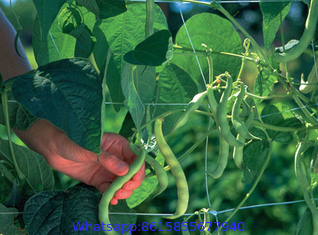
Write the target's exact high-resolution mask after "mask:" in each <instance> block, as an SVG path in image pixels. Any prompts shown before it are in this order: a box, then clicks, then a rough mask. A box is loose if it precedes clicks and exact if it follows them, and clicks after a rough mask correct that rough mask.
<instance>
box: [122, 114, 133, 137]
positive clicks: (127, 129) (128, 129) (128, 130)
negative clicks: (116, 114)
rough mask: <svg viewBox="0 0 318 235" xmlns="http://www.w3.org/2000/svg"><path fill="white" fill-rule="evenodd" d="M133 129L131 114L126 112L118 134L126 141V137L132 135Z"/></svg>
mask: <svg viewBox="0 0 318 235" xmlns="http://www.w3.org/2000/svg"><path fill="white" fill-rule="evenodd" d="M133 128H136V126H135V123H134V120H133V119H132V117H131V114H130V113H129V112H127V114H126V116H125V119H124V121H123V124H122V125H121V128H120V131H119V133H118V134H120V135H121V136H123V137H125V138H126V139H128V137H130V136H132V134H133V133H134V131H133Z"/></svg>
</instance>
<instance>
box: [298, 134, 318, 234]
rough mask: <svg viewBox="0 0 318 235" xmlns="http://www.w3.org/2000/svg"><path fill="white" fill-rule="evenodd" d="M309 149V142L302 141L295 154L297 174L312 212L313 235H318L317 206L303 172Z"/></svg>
mask: <svg viewBox="0 0 318 235" xmlns="http://www.w3.org/2000/svg"><path fill="white" fill-rule="evenodd" d="M308 147H309V142H308V141H306V140H305V141H302V142H300V144H299V146H298V148H297V151H296V154H295V166H294V167H295V174H296V177H297V179H298V182H299V184H300V186H301V189H302V191H303V195H304V199H305V201H306V204H307V206H308V208H309V210H310V212H311V216H312V223H313V224H312V225H313V233H312V235H318V211H317V208H316V204H315V203H314V202H313V201H312V200H311V199H310V197H309V195H308V191H307V188H308V187H309V184H308V180H307V178H306V176H305V173H304V172H303V169H302V167H301V162H302V157H303V155H304V153H305V151H306V150H307V149H308Z"/></svg>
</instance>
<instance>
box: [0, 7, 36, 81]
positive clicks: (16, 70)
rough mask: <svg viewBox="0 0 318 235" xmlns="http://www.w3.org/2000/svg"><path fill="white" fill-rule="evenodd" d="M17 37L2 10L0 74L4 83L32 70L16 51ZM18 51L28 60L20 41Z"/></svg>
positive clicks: (0, 19)
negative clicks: (15, 42) (15, 40)
mask: <svg viewBox="0 0 318 235" xmlns="http://www.w3.org/2000/svg"><path fill="white" fill-rule="evenodd" d="M15 35H16V31H15V30H14V28H13V26H12V25H11V24H10V22H9V21H8V20H7V18H6V17H5V16H4V13H3V12H2V10H1V9H0V73H1V75H2V78H3V80H4V81H5V80H8V79H9V78H12V77H15V76H18V75H21V74H23V73H26V72H28V71H30V70H31V66H30V64H29V62H28V61H27V60H25V59H23V58H21V57H19V55H18V54H17V53H16V51H15V48H14V38H15ZM18 49H19V52H20V54H21V55H22V56H23V57H24V58H26V55H25V52H24V50H23V47H22V45H21V43H20V41H18Z"/></svg>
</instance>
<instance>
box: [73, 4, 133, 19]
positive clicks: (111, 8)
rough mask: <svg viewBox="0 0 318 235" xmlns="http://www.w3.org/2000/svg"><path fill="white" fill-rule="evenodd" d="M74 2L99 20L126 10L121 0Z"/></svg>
mask: <svg viewBox="0 0 318 235" xmlns="http://www.w3.org/2000/svg"><path fill="white" fill-rule="evenodd" d="M76 2H77V4H79V5H81V6H84V7H86V8H87V9H88V10H89V11H91V12H92V13H94V14H95V15H96V16H97V17H99V18H100V19H106V18H109V17H113V16H117V15H120V14H122V13H124V12H125V11H126V10H127V9H126V5H125V1H123V0H115V1H114V0H90V1H87V0H76Z"/></svg>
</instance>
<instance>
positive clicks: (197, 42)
mask: <svg viewBox="0 0 318 235" xmlns="http://www.w3.org/2000/svg"><path fill="white" fill-rule="evenodd" d="M186 26H187V29H188V32H189V35H190V38H191V41H192V43H193V46H194V48H195V50H201V51H202V50H205V47H203V46H202V43H204V44H205V45H206V46H207V47H208V48H211V49H212V50H213V52H216V53H217V52H227V53H234V54H238V55H240V54H241V53H242V41H241V39H240V36H239V34H238V33H237V30H236V29H235V28H234V27H233V25H232V24H231V23H230V21H228V20H226V19H224V18H222V17H220V16H218V15H215V14H210V13H202V14H198V15H195V16H193V17H191V18H190V19H189V20H187V22H186ZM176 44H177V45H178V46H181V47H185V48H188V49H190V50H191V51H192V49H191V44H190V42H189V37H188V34H187V31H186V29H185V26H184V25H183V26H182V27H181V28H180V30H179V31H178V33H177V36H176ZM179 51H180V52H182V51H181V50H176V51H175V52H179ZM183 52H184V53H187V52H186V51H183ZM188 53H189V52H188ZM212 58H213V74H214V75H215V76H217V75H220V74H222V73H224V72H225V71H227V72H229V73H230V74H231V76H232V77H233V79H234V80H236V77H237V75H238V72H239V70H240V66H241V59H240V58H237V57H234V56H226V55H217V54H213V55H212ZM198 60H199V63H200V65H201V68H202V71H203V74H204V77H205V80H206V82H208V80H209V79H208V77H209V75H208V73H209V68H208V63H207V59H206V58H205V57H202V56H199V57H198ZM172 63H174V64H176V65H178V66H180V67H181V68H182V69H184V70H185V71H186V72H188V73H189V74H190V75H191V77H192V78H193V79H194V80H195V81H196V82H197V83H198V84H200V86H202V87H204V88H205V85H204V83H203V81H202V76H201V73H200V70H199V67H198V63H197V61H196V58H195V57H194V56H184V55H176V54H174V55H173V59H172Z"/></svg>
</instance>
